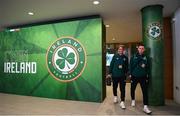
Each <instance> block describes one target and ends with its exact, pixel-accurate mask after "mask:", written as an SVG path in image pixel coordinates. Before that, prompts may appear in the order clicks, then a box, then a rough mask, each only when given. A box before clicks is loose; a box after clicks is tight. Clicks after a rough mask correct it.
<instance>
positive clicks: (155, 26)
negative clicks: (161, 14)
mask: <svg viewBox="0 0 180 116" xmlns="http://www.w3.org/2000/svg"><path fill="white" fill-rule="evenodd" d="M146 33H147V36H148V37H149V38H150V39H152V40H159V39H160V37H161V34H162V26H161V24H160V23H159V22H155V23H151V24H150V25H149V26H148V28H147V30H146Z"/></svg>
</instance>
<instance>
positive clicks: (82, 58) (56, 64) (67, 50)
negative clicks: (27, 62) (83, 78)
mask: <svg viewBox="0 0 180 116" xmlns="http://www.w3.org/2000/svg"><path fill="white" fill-rule="evenodd" d="M46 64H47V68H48V71H49V73H50V74H51V75H52V76H53V77H54V78H55V79H57V80H58V81H61V82H69V81H73V80H75V79H77V78H78V77H79V76H80V75H81V74H82V72H83V71H84V68H85V65H86V52H85V49H84V47H83V46H82V44H81V43H80V42H79V41H77V39H75V38H73V37H62V38H60V39H58V40H56V41H55V42H54V43H53V44H52V45H51V46H50V47H49V49H48V51H47V54H46Z"/></svg>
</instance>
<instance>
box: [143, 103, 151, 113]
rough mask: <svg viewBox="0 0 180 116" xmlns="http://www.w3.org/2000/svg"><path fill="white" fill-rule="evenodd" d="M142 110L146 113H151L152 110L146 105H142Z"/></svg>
mask: <svg viewBox="0 0 180 116" xmlns="http://www.w3.org/2000/svg"><path fill="white" fill-rule="evenodd" d="M143 111H144V112H145V113H146V114H151V113H152V111H151V110H149V108H148V107H147V105H144V108H143Z"/></svg>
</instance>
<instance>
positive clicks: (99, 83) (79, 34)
mask: <svg viewBox="0 0 180 116" xmlns="http://www.w3.org/2000/svg"><path fill="white" fill-rule="evenodd" d="M102 27H103V22H102V19H101V18H98V17H96V18H90V19H80V20H73V21H66V22H59V23H52V24H44V25H36V26H31V27H24V28H20V29H19V30H16V31H11V30H6V31H3V32H0V92H3V93H12V94H20V95H28V96H39V97H48V98H56V99H67V100H79V101H92V102H102V101H103V98H104V97H105V96H103V95H104V93H103V91H104V89H105V88H103V83H104V82H103V80H104V79H103V78H104V77H103V72H102V70H103V67H102V65H103V63H102V62H103V61H102V60H103V51H102V49H103V48H102V45H103V40H102V39H103V28H102ZM69 74H71V75H69Z"/></svg>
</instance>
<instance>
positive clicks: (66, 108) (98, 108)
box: [0, 84, 180, 115]
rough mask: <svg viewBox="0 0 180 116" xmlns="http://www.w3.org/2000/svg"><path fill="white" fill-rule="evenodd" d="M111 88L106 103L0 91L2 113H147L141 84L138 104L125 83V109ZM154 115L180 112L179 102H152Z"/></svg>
mask: <svg viewBox="0 0 180 116" xmlns="http://www.w3.org/2000/svg"><path fill="white" fill-rule="evenodd" d="M111 90H112V88H111V87H107V97H106V99H105V100H104V102H103V103H92V102H78V101H67V100H58V99H48V98H39V97H30V96H20V95H12V94H4V93H0V115H7V114H8V115H12V114H13V115H144V113H143V112H142V107H143V105H142V101H141V99H142V95H141V92H140V88H139V86H138V88H137V91H136V93H137V94H136V98H137V105H136V107H135V108H132V107H131V106H130V97H129V85H128V84H127V86H126V90H127V91H126V110H122V109H121V108H120V107H119V104H114V103H113V102H112V99H113V95H112V91H111ZM150 108H151V110H152V111H153V114H155V115H177V114H178V115H180V105H178V104H176V103H174V102H173V101H167V100H166V105H165V106H158V107H157V106H156V107H155V106H150Z"/></svg>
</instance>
